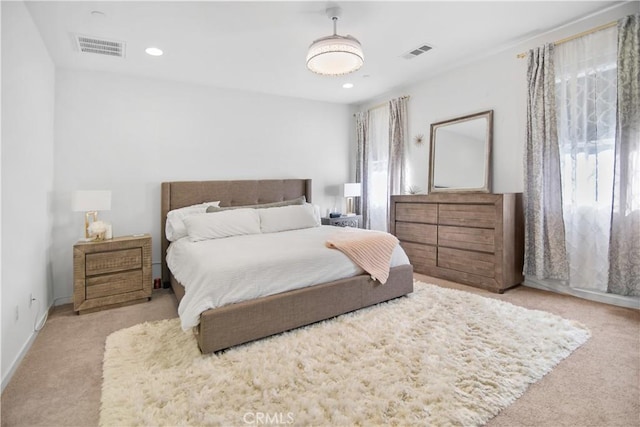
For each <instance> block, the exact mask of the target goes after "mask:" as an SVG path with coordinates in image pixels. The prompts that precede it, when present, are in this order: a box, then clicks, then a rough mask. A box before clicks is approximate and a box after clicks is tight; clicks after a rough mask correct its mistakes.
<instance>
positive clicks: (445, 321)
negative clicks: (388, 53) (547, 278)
mask: <svg viewBox="0 0 640 427" xmlns="http://www.w3.org/2000/svg"><path fill="white" fill-rule="evenodd" d="M589 336H590V333H589V330H588V329H587V328H586V327H585V326H583V325H581V324H579V323H577V322H574V321H570V320H565V319H562V318H560V317H558V316H555V315H552V314H550V313H545V312H542V311H533V310H527V309H524V308H521V307H517V306H514V305H511V304H508V303H505V302H501V301H498V300H494V299H490V298H483V297H479V296H477V295H473V294H470V293H467V292H462V291H456V290H451V289H444V288H440V287H437V286H434V285H427V284H424V283H421V282H416V283H415V291H414V293H413V294H411V295H410V296H409V297H406V298H399V299H396V300H394V301H390V302H388V303H384V304H380V305H378V306H375V307H371V308H368V309H364V310H360V311H357V312H355V313H350V314H346V315H343V316H340V317H338V318H334V319H331V320H328V321H325V322H321V323H317V324H314V325H311V326H307V327H304V328H301V329H297V330H294V331H291V332H287V333H284V334H280V335H276V336H273V337H270V338H267V339H263V340H259V341H256V342H253V343H250V344H246V345H242V346H238V347H236V348H233V349H230V350H228V351H225V352H223V353H221V354H213V355H201V354H200V352H199V350H198V348H197V344H196V341H195V339H194V337H193V336H192V335H191V334H187V333H184V332H182V330H181V329H180V325H179V322H178V320H177V319H171V320H165V321H160V322H153V323H144V324H140V325H136V326H134V327H131V328H128V329H123V330H120V331H118V332H115V333H113V334H112V335H110V336H109V337H108V338H107V343H106V351H105V355H104V372H103V378H104V381H103V385H102V403H101V409H100V425H102V426H125V425H126V426H130V425H153V426H156V425H163V426H168V425H171V426H173V425H176V426H177V425H180V426H182V425H194V426H195V425H198V426H199V425H223V426H228V425H236V426H243V425H264V424H270V425H273V424H289V425H291V424H295V425H322V426H324V425H380V424H390V425H409V424H418V425H432V426H447V425H465V426H469V425H481V424H484V423H485V422H486V421H488V420H489V419H490V418H492V417H493V416H495V415H496V414H497V413H498V412H500V410H501V409H503V408H505V407H506V406H508V405H509V404H510V403H512V402H513V401H514V400H515V399H517V398H518V397H519V396H521V395H522V394H523V393H524V392H525V390H526V389H527V387H528V386H529V384H532V383H534V382H535V381H537V380H538V379H540V378H541V377H542V376H544V375H545V374H546V373H548V372H549V371H550V370H551V369H552V368H553V367H554V366H555V365H556V364H558V363H559V362H560V361H561V360H562V359H564V358H565V357H567V356H568V355H569V354H570V353H571V352H572V351H573V350H575V349H576V348H577V347H579V346H580V345H581V344H583V343H584V342H585V341H587V339H589Z"/></svg>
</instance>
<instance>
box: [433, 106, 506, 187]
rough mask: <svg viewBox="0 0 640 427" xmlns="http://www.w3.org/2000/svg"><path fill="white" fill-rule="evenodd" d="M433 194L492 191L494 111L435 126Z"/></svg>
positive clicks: (439, 123) (443, 122) (446, 121)
mask: <svg viewBox="0 0 640 427" xmlns="http://www.w3.org/2000/svg"><path fill="white" fill-rule="evenodd" d="M429 142H430V146H431V150H430V151H431V158H430V162H429V163H430V164H429V167H430V169H429V192H445V191H446V192H457V191H470V192H471V191H475V192H482V193H489V192H491V183H490V176H491V170H490V169H491V145H492V142H493V110H489V111H483V112H481V113H476V114H470V115H468V116H464V117H458V118H455V119H451V120H445V121H442V122H438V123H432V124H431V138H430V141H429Z"/></svg>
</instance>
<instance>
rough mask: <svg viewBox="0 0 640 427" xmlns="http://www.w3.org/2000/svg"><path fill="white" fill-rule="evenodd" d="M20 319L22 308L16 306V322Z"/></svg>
mask: <svg viewBox="0 0 640 427" xmlns="http://www.w3.org/2000/svg"><path fill="white" fill-rule="evenodd" d="M18 319H20V306H19V305H16V322H17V321H18Z"/></svg>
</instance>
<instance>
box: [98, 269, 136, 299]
mask: <svg viewBox="0 0 640 427" xmlns="http://www.w3.org/2000/svg"><path fill="white" fill-rule="evenodd" d="M142 283H143V282H142V270H133V271H127V272H124V273H115V274H105V275H102V276H96V277H90V278H88V279H87V299H92V298H101V297H108V296H111V295H119V294H123V293H126V292H135V291H141V290H142Z"/></svg>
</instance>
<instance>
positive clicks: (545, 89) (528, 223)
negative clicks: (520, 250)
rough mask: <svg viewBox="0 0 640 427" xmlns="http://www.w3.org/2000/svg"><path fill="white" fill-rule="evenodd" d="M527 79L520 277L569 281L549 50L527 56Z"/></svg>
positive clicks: (533, 51)
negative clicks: (523, 241)
mask: <svg viewBox="0 0 640 427" xmlns="http://www.w3.org/2000/svg"><path fill="white" fill-rule="evenodd" d="M527 79H528V83H529V87H528V93H527V140H526V147H525V155H524V163H525V164H524V170H525V174H524V175H525V176H524V195H523V200H524V209H525V254H524V268H523V273H524V274H525V275H526V276H535V277H537V278H538V279H557V280H568V279H569V263H568V261H567V251H566V248H565V232H564V221H563V218H562V185H561V177H560V155H559V148H558V134H557V125H556V111H555V108H556V101H555V76H554V66H553V45H552V44H546V45H545V46H543V47H540V48H536V49H532V50H530V51H529V54H528V69H527Z"/></svg>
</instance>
